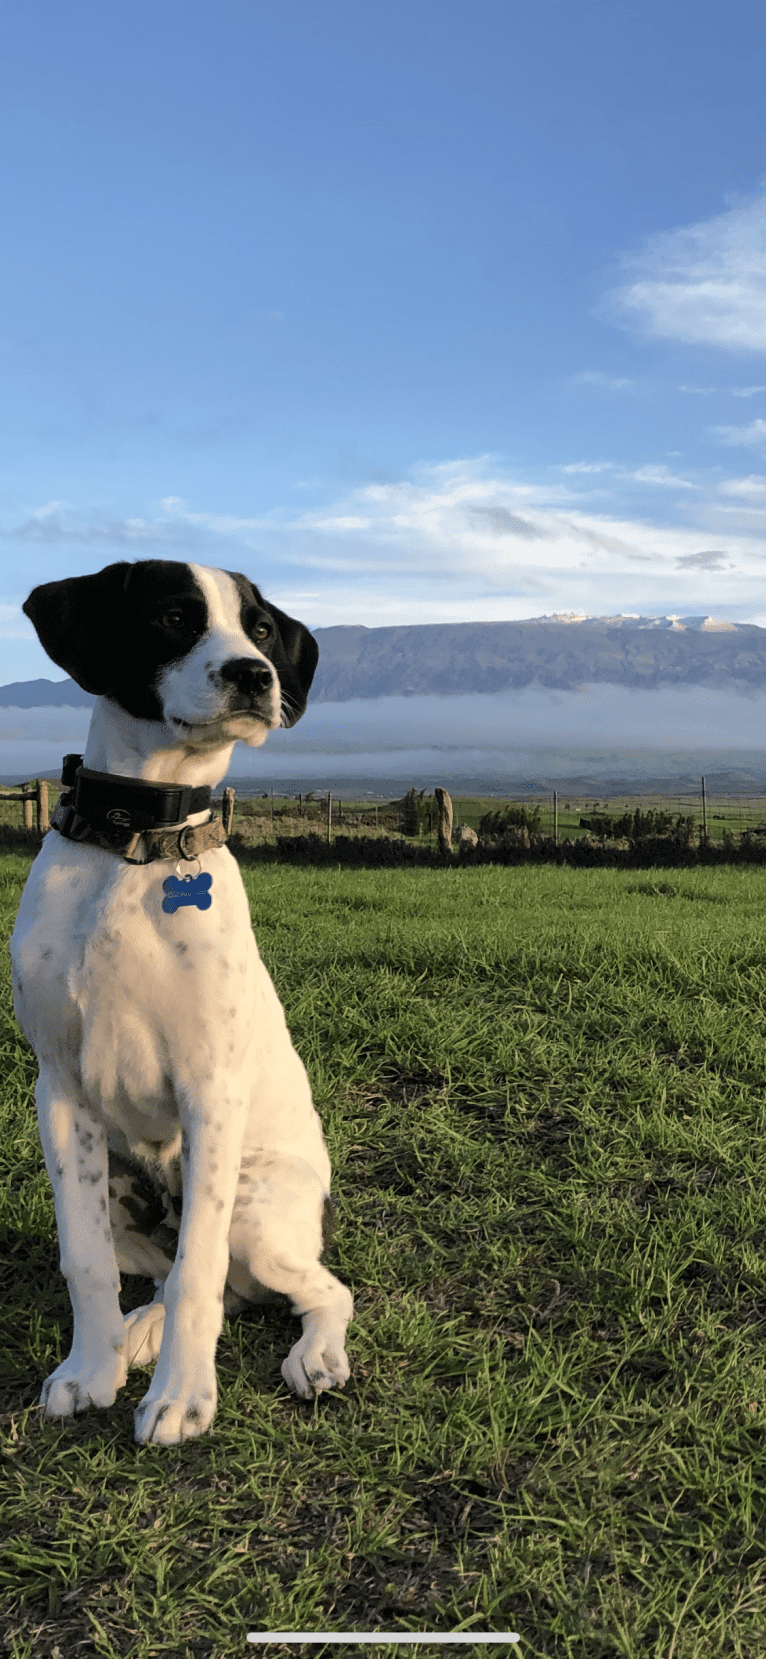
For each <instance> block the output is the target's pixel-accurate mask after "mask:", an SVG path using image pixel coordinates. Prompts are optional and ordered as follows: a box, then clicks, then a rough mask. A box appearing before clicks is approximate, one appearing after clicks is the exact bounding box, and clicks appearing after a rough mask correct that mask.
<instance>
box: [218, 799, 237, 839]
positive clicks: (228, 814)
mask: <svg viewBox="0 0 766 1659" xmlns="http://www.w3.org/2000/svg"><path fill="white" fill-rule="evenodd" d="M234 793H235V792H234V790H233V789H224V792H223V810H222V812H221V818H222V821H223V827H224V829H225V831H226V834H227V835H231V826H232V824H233V822H234Z"/></svg>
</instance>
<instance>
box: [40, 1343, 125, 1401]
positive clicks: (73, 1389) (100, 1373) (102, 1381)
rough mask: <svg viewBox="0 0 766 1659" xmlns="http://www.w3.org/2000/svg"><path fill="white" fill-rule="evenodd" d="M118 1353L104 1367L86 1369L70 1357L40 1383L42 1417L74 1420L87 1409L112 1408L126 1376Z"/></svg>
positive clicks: (121, 1356)
mask: <svg viewBox="0 0 766 1659" xmlns="http://www.w3.org/2000/svg"><path fill="white" fill-rule="evenodd" d="M127 1370H128V1368H127V1364H126V1361H125V1356H124V1354H122V1353H118V1352H115V1354H114V1356H113V1358H110V1359H109V1360H108V1361H106V1362H105V1363H104V1364H102V1365H101V1366H99V1367H97V1368H92V1369H89V1368H88V1367H87V1366H86V1365H84V1364H82V1363H79V1362H78V1361H75V1360H73V1358H72V1355H71V1354H70V1355H69V1358H68V1359H65V1360H63V1362H62V1364H61V1365H58V1366H57V1367H56V1370H55V1371H52V1372H51V1375H50V1376H49V1377H48V1379H47V1381H46V1382H44V1383H43V1388H42V1393H41V1395H40V1406H41V1408H42V1414H43V1417H74V1416H76V1414H77V1413H78V1412H81V1411H87V1410H88V1407H89V1406H100V1407H101V1408H102V1409H104V1408H105V1407H106V1406H113V1405H114V1402H115V1399H116V1398H117V1390H118V1388H122V1386H123V1383H124V1382H125V1378H126V1376H127Z"/></svg>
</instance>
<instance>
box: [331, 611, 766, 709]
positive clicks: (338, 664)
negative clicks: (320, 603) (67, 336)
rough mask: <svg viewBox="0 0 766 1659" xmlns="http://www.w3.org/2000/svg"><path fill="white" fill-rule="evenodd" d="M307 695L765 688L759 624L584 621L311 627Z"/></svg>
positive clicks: (336, 699)
mask: <svg viewBox="0 0 766 1659" xmlns="http://www.w3.org/2000/svg"><path fill="white" fill-rule="evenodd" d="M316 638H317V641H318V643H319V650H320V658H319V668H318V669H317V675H316V679H315V682H314V687H313V688H312V693H311V697H312V701H313V702H319V703H342V702H347V701H348V700H349V699H351V698H356V697H392V696H397V695H399V696H401V695H402V694H405V695H408V696H425V695H427V694H429V693H430V694H431V695H433V694H434V693H437V694H438V693H441V694H442V695H449V694H450V693H452V694H455V693H461V692H469V691H479V692H494V691H504V690H506V689H509V688H511V689H517V690H518V689H520V688H521V687H522V686H527V685H532V684H538V685H541V686H548V687H551V688H553V689H556V690H559V691H572V690H575V689H576V688H577V687H578V686H581V685H587V684H589V683H592V682H594V681H598V680H601V681H607V682H608V683H610V684H613V685H624V686H636V687H638V686H640V687H642V688H643V689H644V690H652V689H654V688H656V687H657V686H660V685H700V686H710V687H715V688H716V689H719V690H721V689H723V688H725V687H726V688H732V687H734V686H737V685H743V686H748V687H756V686H758V687H760V686H766V629H765V628H757V627H754V626H751V625H749V624H743V623H738V624H736V626H735V625H732V624H729V625H727V626H722V625H721V624H720V623H719V624H716V623H715V622H714V621H713V620H712V619H711V618H706V617H689V618H668V617H600V618H599V617H585V618H582V619H580V618H561V619H553V618H551V619H549V618H547V617H542V618H540V620H539V621H538V620H534V621H527V622H456V623H437V624H431V625H427V626H414V627H400V628H363V627H353V626H352V627H338V628H317V629H316Z"/></svg>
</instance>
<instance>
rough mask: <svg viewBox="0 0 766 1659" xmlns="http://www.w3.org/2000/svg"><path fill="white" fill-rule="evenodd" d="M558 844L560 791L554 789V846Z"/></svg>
mask: <svg viewBox="0 0 766 1659" xmlns="http://www.w3.org/2000/svg"><path fill="white" fill-rule="evenodd" d="M558 844H559V797H558V791H557V790H556V789H554V791H553V845H554V847H557V846H558Z"/></svg>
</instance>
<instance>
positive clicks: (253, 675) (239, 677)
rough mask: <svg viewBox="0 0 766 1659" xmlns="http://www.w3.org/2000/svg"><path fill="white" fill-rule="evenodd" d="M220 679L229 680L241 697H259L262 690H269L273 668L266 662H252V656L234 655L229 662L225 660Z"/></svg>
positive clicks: (271, 684)
mask: <svg viewBox="0 0 766 1659" xmlns="http://www.w3.org/2000/svg"><path fill="white" fill-rule="evenodd" d="M221 679H222V680H230V681H231V683H232V685H234V686H236V688H237V691H239V692H240V693H241V695H242V696H243V697H259V696H260V695H261V693H262V692H264V691H271V688H272V686H273V684H274V674H273V670H272V669H271V668H269V665H268V663H266V662H254V661H253V658H252V657H234V658H233V659H232V661H231V662H225V663H224V665H223V668H222V669H221Z"/></svg>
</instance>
